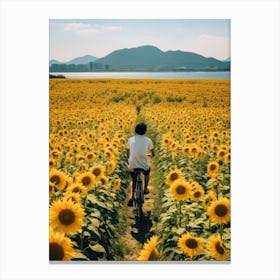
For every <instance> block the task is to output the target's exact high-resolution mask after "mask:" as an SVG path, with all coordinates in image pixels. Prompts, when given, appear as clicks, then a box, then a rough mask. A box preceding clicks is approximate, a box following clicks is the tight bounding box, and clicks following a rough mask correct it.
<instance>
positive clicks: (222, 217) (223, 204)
mask: <svg viewBox="0 0 280 280" xmlns="http://www.w3.org/2000/svg"><path fill="white" fill-rule="evenodd" d="M207 210H208V213H209V216H210V219H211V221H212V222H214V223H217V224H222V223H223V224H227V223H228V222H229V220H230V201H229V200H228V199H227V198H221V199H219V200H216V201H214V202H212V203H211V205H210V206H209V208H208V209H207Z"/></svg>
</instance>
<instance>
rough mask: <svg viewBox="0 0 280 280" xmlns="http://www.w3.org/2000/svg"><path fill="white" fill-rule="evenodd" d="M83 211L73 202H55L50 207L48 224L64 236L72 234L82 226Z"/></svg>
mask: <svg viewBox="0 0 280 280" xmlns="http://www.w3.org/2000/svg"><path fill="white" fill-rule="evenodd" d="M84 216H85V212H84V209H83V208H82V207H81V205H80V204H77V203H74V202H73V201H69V200H68V201H66V200H64V201H62V200H56V201H54V202H53V204H52V205H51V207H50V224H51V226H52V227H53V228H54V229H57V230H58V231H60V232H64V233H66V234H74V233H76V232H77V231H79V229H80V228H81V226H82V225H83V223H84V221H83V218H84Z"/></svg>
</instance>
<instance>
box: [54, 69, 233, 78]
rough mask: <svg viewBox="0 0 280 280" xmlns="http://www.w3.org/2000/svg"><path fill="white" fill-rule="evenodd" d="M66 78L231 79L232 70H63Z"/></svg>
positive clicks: (62, 73)
mask: <svg viewBox="0 0 280 280" xmlns="http://www.w3.org/2000/svg"><path fill="white" fill-rule="evenodd" d="M50 74H53V75H63V76H65V77H66V78H154V79H157V78H163V79H230V72H228V71H225V72H199V71H195V72H75V73H74V72H61V73H50Z"/></svg>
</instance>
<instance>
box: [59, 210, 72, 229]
mask: <svg viewBox="0 0 280 280" xmlns="http://www.w3.org/2000/svg"><path fill="white" fill-rule="evenodd" d="M58 219H59V221H60V222H61V223H62V224H63V225H65V226H69V225H71V224H73V223H74V221H75V214H74V213H73V211H72V210H70V209H64V210H62V211H60V213H59V215H58Z"/></svg>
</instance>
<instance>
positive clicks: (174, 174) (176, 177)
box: [170, 173, 179, 181]
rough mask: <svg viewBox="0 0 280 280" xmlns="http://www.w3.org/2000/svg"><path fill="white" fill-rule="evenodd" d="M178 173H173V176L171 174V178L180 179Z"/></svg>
mask: <svg viewBox="0 0 280 280" xmlns="http://www.w3.org/2000/svg"><path fill="white" fill-rule="evenodd" d="M178 177H179V176H178V174H177V173H172V174H171V176H170V179H171V181H175V180H177V179H178Z"/></svg>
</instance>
